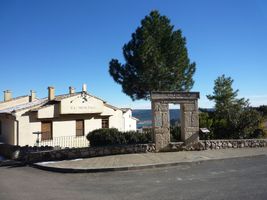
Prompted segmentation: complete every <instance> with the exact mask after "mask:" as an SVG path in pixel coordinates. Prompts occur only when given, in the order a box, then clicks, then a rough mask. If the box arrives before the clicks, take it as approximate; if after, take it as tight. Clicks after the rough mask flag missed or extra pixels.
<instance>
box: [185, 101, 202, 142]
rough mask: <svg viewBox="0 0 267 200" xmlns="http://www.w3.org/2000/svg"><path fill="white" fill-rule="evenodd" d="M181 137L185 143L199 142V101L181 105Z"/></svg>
mask: <svg viewBox="0 0 267 200" xmlns="http://www.w3.org/2000/svg"><path fill="white" fill-rule="evenodd" d="M181 116H182V120H181V134H182V135H181V139H182V141H184V142H185V144H189V143H193V142H198V140H199V117H198V104H197V101H196V100H195V101H192V102H188V103H185V104H182V105H181Z"/></svg>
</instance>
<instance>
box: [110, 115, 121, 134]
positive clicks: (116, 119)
mask: <svg viewBox="0 0 267 200" xmlns="http://www.w3.org/2000/svg"><path fill="white" fill-rule="evenodd" d="M123 125H124V122H123V117H122V111H121V110H116V111H114V113H113V115H112V116H110V117H109V128H117V129H118V130H119V131H123V130H124V127H123Z"/></svg>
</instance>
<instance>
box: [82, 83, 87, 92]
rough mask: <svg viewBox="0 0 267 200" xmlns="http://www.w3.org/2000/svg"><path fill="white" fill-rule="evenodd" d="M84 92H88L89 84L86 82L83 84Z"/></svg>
mask: <svg viewBox="0 0 267 200" xmlns="http://www.w3.org/2000/svg"><path fill="white" fill-rule="evenodd" d="M83 92H85V93H86V92H87V86H86V84H85V83H84V84H83Z"/></svg>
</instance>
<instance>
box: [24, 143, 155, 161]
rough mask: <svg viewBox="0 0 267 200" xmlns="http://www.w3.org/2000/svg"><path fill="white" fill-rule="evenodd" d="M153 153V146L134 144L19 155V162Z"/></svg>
mask: <svg viewBox="0 0 267 200" xmlns="http://www.w3.org/2000/svg"><path fill="white" fill-rule="evenodd" d="M147 152H155V144H136V145H121V146H104V147H85V148H69V149H60V150H51V151H39V152H29V153H27V154H23V152H22V154H21V156H20V160H22V161H25V162H27V163H35V162H40V161H52V160H67V159H75V158H90V157H97V156H108V155H116V154H130V153H147Z"/></svg>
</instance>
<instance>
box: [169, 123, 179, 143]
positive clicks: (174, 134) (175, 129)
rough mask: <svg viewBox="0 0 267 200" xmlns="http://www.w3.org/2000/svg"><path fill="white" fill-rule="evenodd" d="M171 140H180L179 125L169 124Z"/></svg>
mask: <svg viewBox="0 0 267 200" xmlns="http://www.w3.org/2000/svg"><path fill="white" fill-rule="evenodd" d="M170 134H171V142H178V141H181V127H180V126H171V127H170Z"/></svg>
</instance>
